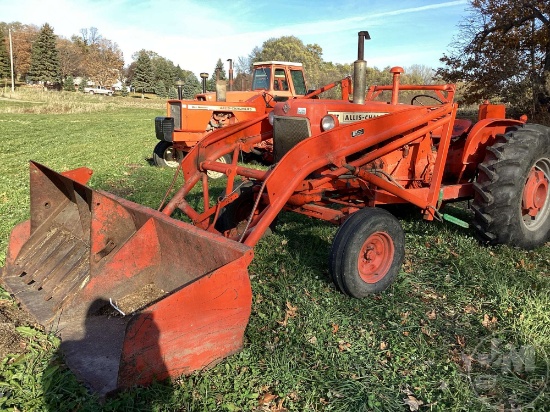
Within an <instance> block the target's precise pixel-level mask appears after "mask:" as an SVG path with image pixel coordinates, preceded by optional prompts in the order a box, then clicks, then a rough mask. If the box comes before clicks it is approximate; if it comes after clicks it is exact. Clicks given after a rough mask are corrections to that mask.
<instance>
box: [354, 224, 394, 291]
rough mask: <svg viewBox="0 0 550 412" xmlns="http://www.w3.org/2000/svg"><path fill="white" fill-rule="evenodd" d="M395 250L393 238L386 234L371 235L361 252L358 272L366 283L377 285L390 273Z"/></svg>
mask: <svg viewBox="0 0 550 412" xmlns="http://www.w3.org/2000/svg"><path fill="white" fill-rule="evenodd" d="M394 253H395V249H394V246H393V241H392V238H391V237H390V236H389V235H388V234H387V233H385V232H375V233H373V234H372V235H370V236H369V237H368V238H367V240H366V241H365V243H363V246H362V247H361V250H360V252H359V257H358V259H357V270H358V271H359V276H360V277H361V279H362V280H363V281H365V282H366V283H376V282H378V281H379V280H380V279H382V278H383V277H384V276H386V274H387V273H388V271H389V269H390V267H391V265H392V262H393V255H394Z"/></svg>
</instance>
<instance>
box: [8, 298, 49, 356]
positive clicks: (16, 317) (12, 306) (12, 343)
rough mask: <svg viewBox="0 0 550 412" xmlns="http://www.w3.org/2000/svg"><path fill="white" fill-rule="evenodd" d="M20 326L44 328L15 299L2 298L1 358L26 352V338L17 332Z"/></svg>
mask: <svg viewBox="0 0 550 412" xmlns="http://www.w3.org/2000/svg"><path fill="white" fill-rule="evenodd" d="M18 326H31V327H34V328H37V329H42V328H41V327H40V326H39V325H38V324H36V323H35V322H34V321H33V319H32V318H31V317H30V315H29V314H28V313H26V312H25V311H24V310H22V309H21V308H19V307H18V305H17V304H16V303H15V302H14V301H12V300H9V299H0V360H2V359H4V358H5V357H6V356H7V355H9V354H18V353H23V352H25V349H26V347H27V343H26V339H25V338H23V337H22V336H21V335H20V334H19V332H17V329H16V328H17V327H18Z"/></svg>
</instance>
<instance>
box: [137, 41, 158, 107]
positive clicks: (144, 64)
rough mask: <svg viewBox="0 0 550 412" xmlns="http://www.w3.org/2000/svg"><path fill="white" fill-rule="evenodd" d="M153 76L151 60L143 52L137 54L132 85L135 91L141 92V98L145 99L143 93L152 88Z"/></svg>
mask: <svg viewBox="0 0 550 412" xmlns="http://www.w3.org/2000/svg"><path fill="white" fill-rule="evenodd" d="M154 81H155V76H154V73H153V65H152V64H151V59H150V58H149V55H148V54H147V52H146V51H145V50H141V51H140V52H138V56H137V60H136V65H135V70H134V74H133V77H132V85H133V86H134V87H135V89H136V90H141V98H144V97H145V92H146V91H149V90H150V89H151V88H152V87H153V83H154Z"/></svg>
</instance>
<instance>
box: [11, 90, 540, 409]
mask: <svg viewBox="0 0 550 412" xmlns="http://www.w3.org/2000/svg"><path fill="white" fill-rule="evenodd" d="M4 97H6V98H3V99H0V136H1V139H2V149H1V155H0V159H1V162H0V216H1V220H0V266H3V265H4V262H5V250H6V247H7V242H8V236H9V233H10V230H11V228H12V227H13V226H14V225H15V224H16V223H18V222H20V221H22V220H25V219H26V218H28V215H29V210H28V208H29V206H28V205H29V193H28V192H29V184H28V160H29V159H32V160H35V161H38V162H40V163H43V164H45V165H46V166H48V167H50V168H52V169H54V170H56V171H63V170H68V169H72V168H76V167H79V166H88V167H90V168H91V169H93V170H94V176H93V177H92V180H91V182H90V186H92V187H93V188H101V189H104V190H107V191H111V192H114V193H115V194H117V195H119V196H122V197H125V198H127V199H130V200H133V201H135V202H137V203H140V204H144V205H147V206H150V207H153V208H156V207H158V205H159V203H160V201H161V200H162V198H163V196H164V193H165V191H166V189H167V188H168V186H169V184H170V181H171V179H172V175H173V171H172V170H167V169H159V168H156V167H153V166H151V165H150V157H151V153H152V149H153V147H154V145H155V143H156V139H155V137H154V127H153V119H154V117H155V116H158V115H163V114H164V102H163V101H158V100H147V99H145V100H142V99H138V98H131V97H130V98H121V97H114V98H108V97H98V96H95V97H91V96H82V95H80V94H75V93H47V92H33V93H32V94H30V92H27V93H22V92H20V93H18V94H17V95H13V96H9V95H4ZM180 182H181V181H180ZM451 213H452V214H455V215H457V216H460V217H462V218H463V219H467V218H468V217H469V211H468V210H466V209H463V208H459V207H457V208H455V209H453V210H452V212H451ZM419 217H420V216H419V215H418V216H417V215H416V214H414V215H411V216H407V217H405V218H403V220H402V224H403V227H404V229H405V234H406V250H407V251H406V259H405V264H404V265H403V271H402V273H401V274H400V275H399V276H398V278H397V279H396V281H395V283H394V284H393V285H392V286H391V287H390V288H389V289H388V290H387V291H385V292H384V293H383V294H381V295H377V296H372V297H369V298H366V299H363V300H357V299H352V298H349V297H347V296H345V295H343V294H341V293H340V292H338V291H337V290H336V288H335V287H334V286H333V285H332V283H331V281H330V277H329V275H328V270H327V266H328V265H327V262H328V253H329V250H330V244H331V241H332V238H333V237H334V234H335V232H336V227H333V226H330V225H329V224H327V223H324V222H321V221H315V220H310V219H307V218H304V217H302V216H297V215H293V214H282V215H281V216H280V218H279V220H278V224H277V228H276V231H275V233H274V234H273V235H272V236H269V237H267V238H265V239H263V240H261V241H260V243H259V244H258V246H257V247H256V248H255V257H254V260H253V262H252V264H251V266H250V268H249V273H250V276H251V279H252V288H253V308H252V316H251V319H250V323H249V325H248V328H247V331H246V339H245V346H244V348H243V350H242V351H241V352H239V353H238V354H236V355H234V356H231V357H229V358H227V359H225V360H224V361H222V362H221V363H219V364H218V365H217V366H215V367H214V368H212V369H209V370H206V371H203V372H200V373H194V374H193V375H191V376H187V377H181V378H179V379H177V380H175V381H173V382H170V383H155V384H153V385H152V386H151V387H149V388H137V389H134V390H131V391H127V392H124V393H121V394H119V395H118V396H117V397H115V398H112V399H108V400H107V401H106V402H105V403H103V404H102V403H100V402H99V401H98V400H97V399H96V398H95V397H94V396H92V395H90V394H89V393H88V392H87V391H86V389H85V388H84V387H83V386H82V385H80V384H79V383H78V382H77V381H76V379H75V378H74V376H73V375H72V373H71V372H70V371H69V370H68V369H67V368H66V367H65V366H64V364H63V358H62V356H61V355H60V354H59V352H58V351H57V346H58V344H59V342H58V341H57V339H56V338H55V336H52V335H45V334H43V333H41V332H39V331H37V330H36V329H34V328H33V327H32V324H29V323H28V322H21V323H20V325H21V326H19V327H18V328H17V333H18V339H19V340H20V341H18V345H19V346H18V348H19V350H17V351H15V352H17V353H12V354H6V356H5V357H4V358H3V360H1V361H0V362H1V363H0V410H8V411H35V410H45V411H46V410H47V411H99V410H105V411H148V410H155V411H157V410H158V411H217V410H219V411H286V410H288V411H363V410H364V411H370V410H373V411H413V410H420V411H483V410H487V411H489V410H492V408H491V406H498V402H497V401H498V400H502V399H511V400H512V401H511V402H512V403H514V402H516V404H517V405H519V406H526V405H527V408H526V409H528V410H537V411H542V410H550V407H549V406H548V405H550V395H549V391H548V390H547V389H546V387H545V386H544V384H545V383H546V381H547V380H548V376H547V373H548V370H547V367H548V363H547V359H546V357H545V355H546V354H548V355H550V314H549V311H548V308H549V307H550V288H549V287H548V286H549V283H550V263H549V262H550V247H549V245H548V244H547V245H546V246H544V247H542V248H539V249H538V250H534V251H523V250H517V249H514V248H510V247H507V246H499V247H485V246H482V245H480V244H479V243H478V242H477V241H476V240H475V237H474V233H473V230H472V229H463V228H460V227H457V226H453V225H452V224H450V223H439V222H425V221H422V220H421V219H420V218H419ZM15 305H16V304H15V302H14V301H13V300H12V299H11V298H10V297H9V295H8V294H7V293H6V292H5V291H3V290H2V289H0V310H1V311H0V323H2V322H4V323H6V322H7V321H9V319H6V314H9V313H15ZM2 314H4V318H2V317H1V315H2ZM511 336H513V337H514V342H513V344H514V345H516V346H514V347H517V348H520V347H524V348H534V349H535V351H536V355H537V356H536V362H535V365H532V366H533V369H534V370H535V372H536V374H538V375H537V376H539V379H533V376H534V375H533V373H531V374H529V376H526V374H527V373H523V374H522V373H510V374H503V375H502V376H501V377H502V378H503V379H502V382H500V383H499V385H498V388H500V389H503V392H502V393H497V392H496V389H495V391H490V390H489V391H487V392H483V391H481V390H480V386H478V385H477V384H476V382H477V383H479V381H478V378H479V379H483V378H484V377H485V376H488V374H489V372H488V371H483V370H473V369H470V372H468V368H467V365H468V362H469V360H471V358H472V357H474V356H475V354H476V353H477V352H480V350H481V349H480V348H482V347H483V346H482V345H483V344H484V343H486V342H487V341H488V339H489V338H491V337H501V338H502V339H505V338H506V339H508V341H507V342H508V343H512V342H509V340H510V339H511V338H510V337H511ZM476 348H477V349H476ZM476 350H477V352H476ZM484 353H485V352H484ZM504 363H505V362H504ZM492 376H494V374H493V375H492ZM529 379H531V380H529ZM483 395H489V396H493V399H490V398H487V399H485V400H484V398H483ZM502 410H505V409H502Z"/></svg>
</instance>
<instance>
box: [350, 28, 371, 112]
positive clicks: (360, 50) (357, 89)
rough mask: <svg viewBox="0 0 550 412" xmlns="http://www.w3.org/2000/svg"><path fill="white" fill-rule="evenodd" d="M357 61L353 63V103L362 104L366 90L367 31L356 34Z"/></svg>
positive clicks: (368, 37)
mask: <svg viewBox="0 0 550 412" xmlns="http://www.w3.org/2000/svg"><path fill="white" fill-rule="evenodd" d="M358 37H359V39H358V45H357V60H356V61H355V62H354V63H353V103H357V104H364V103H365V92H366V90H367V62H366V61H365V40H370V35H369V32H368V31H360V32H359V33H358Z"/></svg>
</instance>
